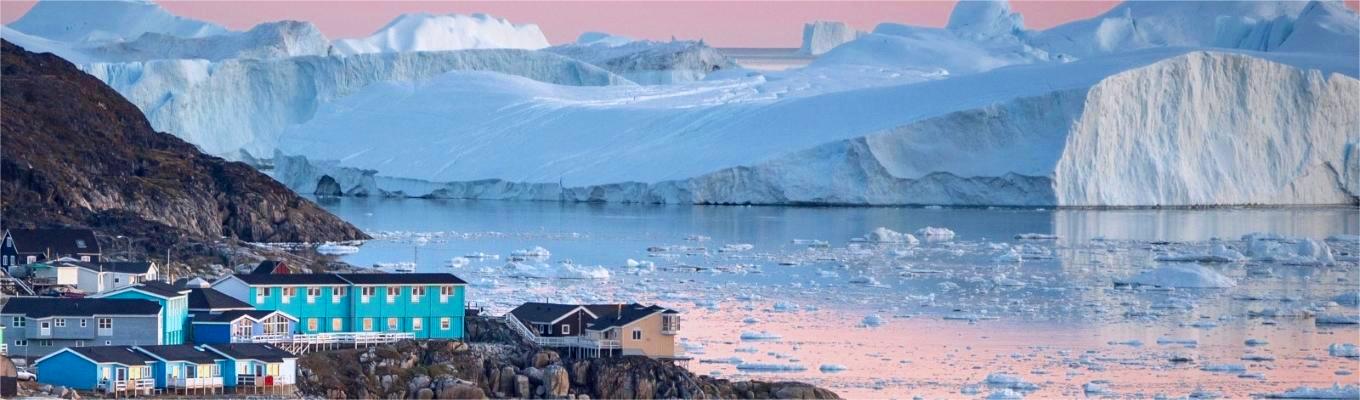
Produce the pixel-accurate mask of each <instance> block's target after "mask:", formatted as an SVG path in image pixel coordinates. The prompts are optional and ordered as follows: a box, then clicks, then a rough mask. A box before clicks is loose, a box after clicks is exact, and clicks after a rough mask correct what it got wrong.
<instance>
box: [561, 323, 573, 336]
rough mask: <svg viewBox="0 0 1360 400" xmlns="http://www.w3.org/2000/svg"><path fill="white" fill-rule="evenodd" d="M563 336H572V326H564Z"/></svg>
mask: <svg viewBox="0 0 1360 400" xmlns="http://www.w3.org/2000/svg"><path fill="white" fill-rule="evenodd" d="M562 334H563V335H570V334H571V325H566V324H563V325H562Z"/></svg>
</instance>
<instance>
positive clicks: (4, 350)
mask: <svg viewBox="0 0 1360 400" xmlns="http://www.w3.org/2000/svg"><path fill="white" fill-rule="evenodd" d="M0 355H6V356H7V355H9V345H8V344H4V343H0Z"/></svg>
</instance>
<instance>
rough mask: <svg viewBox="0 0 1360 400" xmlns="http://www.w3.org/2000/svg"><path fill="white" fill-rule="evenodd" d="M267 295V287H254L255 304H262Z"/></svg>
mask: <svg viewBox="0 0 1360 400" xmlns="http://www.w3.org/2000/svg"><path fill="white" fill-rule="evenodd" d="M268 297H269V287H268V286H266V287H261V288H256V289H255V304H264V299H265V298H268Z"/></svg>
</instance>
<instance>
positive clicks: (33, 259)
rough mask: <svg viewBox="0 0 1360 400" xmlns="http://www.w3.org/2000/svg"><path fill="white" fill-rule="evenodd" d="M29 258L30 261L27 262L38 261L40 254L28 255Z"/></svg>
mask: <svg viewBox="0 0 1360 400" xmlns="http://www.w3.org/2000/svg"><path fill="white" fill-rule="evenodd" d="M27 260H28V262H27V263H25V264H32V263H35V262H38V256H28V258H27Z"/></svg>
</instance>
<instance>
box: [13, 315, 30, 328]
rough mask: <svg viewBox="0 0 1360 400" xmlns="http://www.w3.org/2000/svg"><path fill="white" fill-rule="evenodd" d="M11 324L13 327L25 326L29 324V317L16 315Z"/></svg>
mask: <svg viewBox="0 0 1360 400" xmlns="http://www.w3.org/2000/svg"><path fill="white" fill-rule="evenodd" d="M9 326H10V327H11V328H23V327H25V326H28V319H27V318H25V317H14V319H13V320H11V321H10V322H9Z"/></svg>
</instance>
